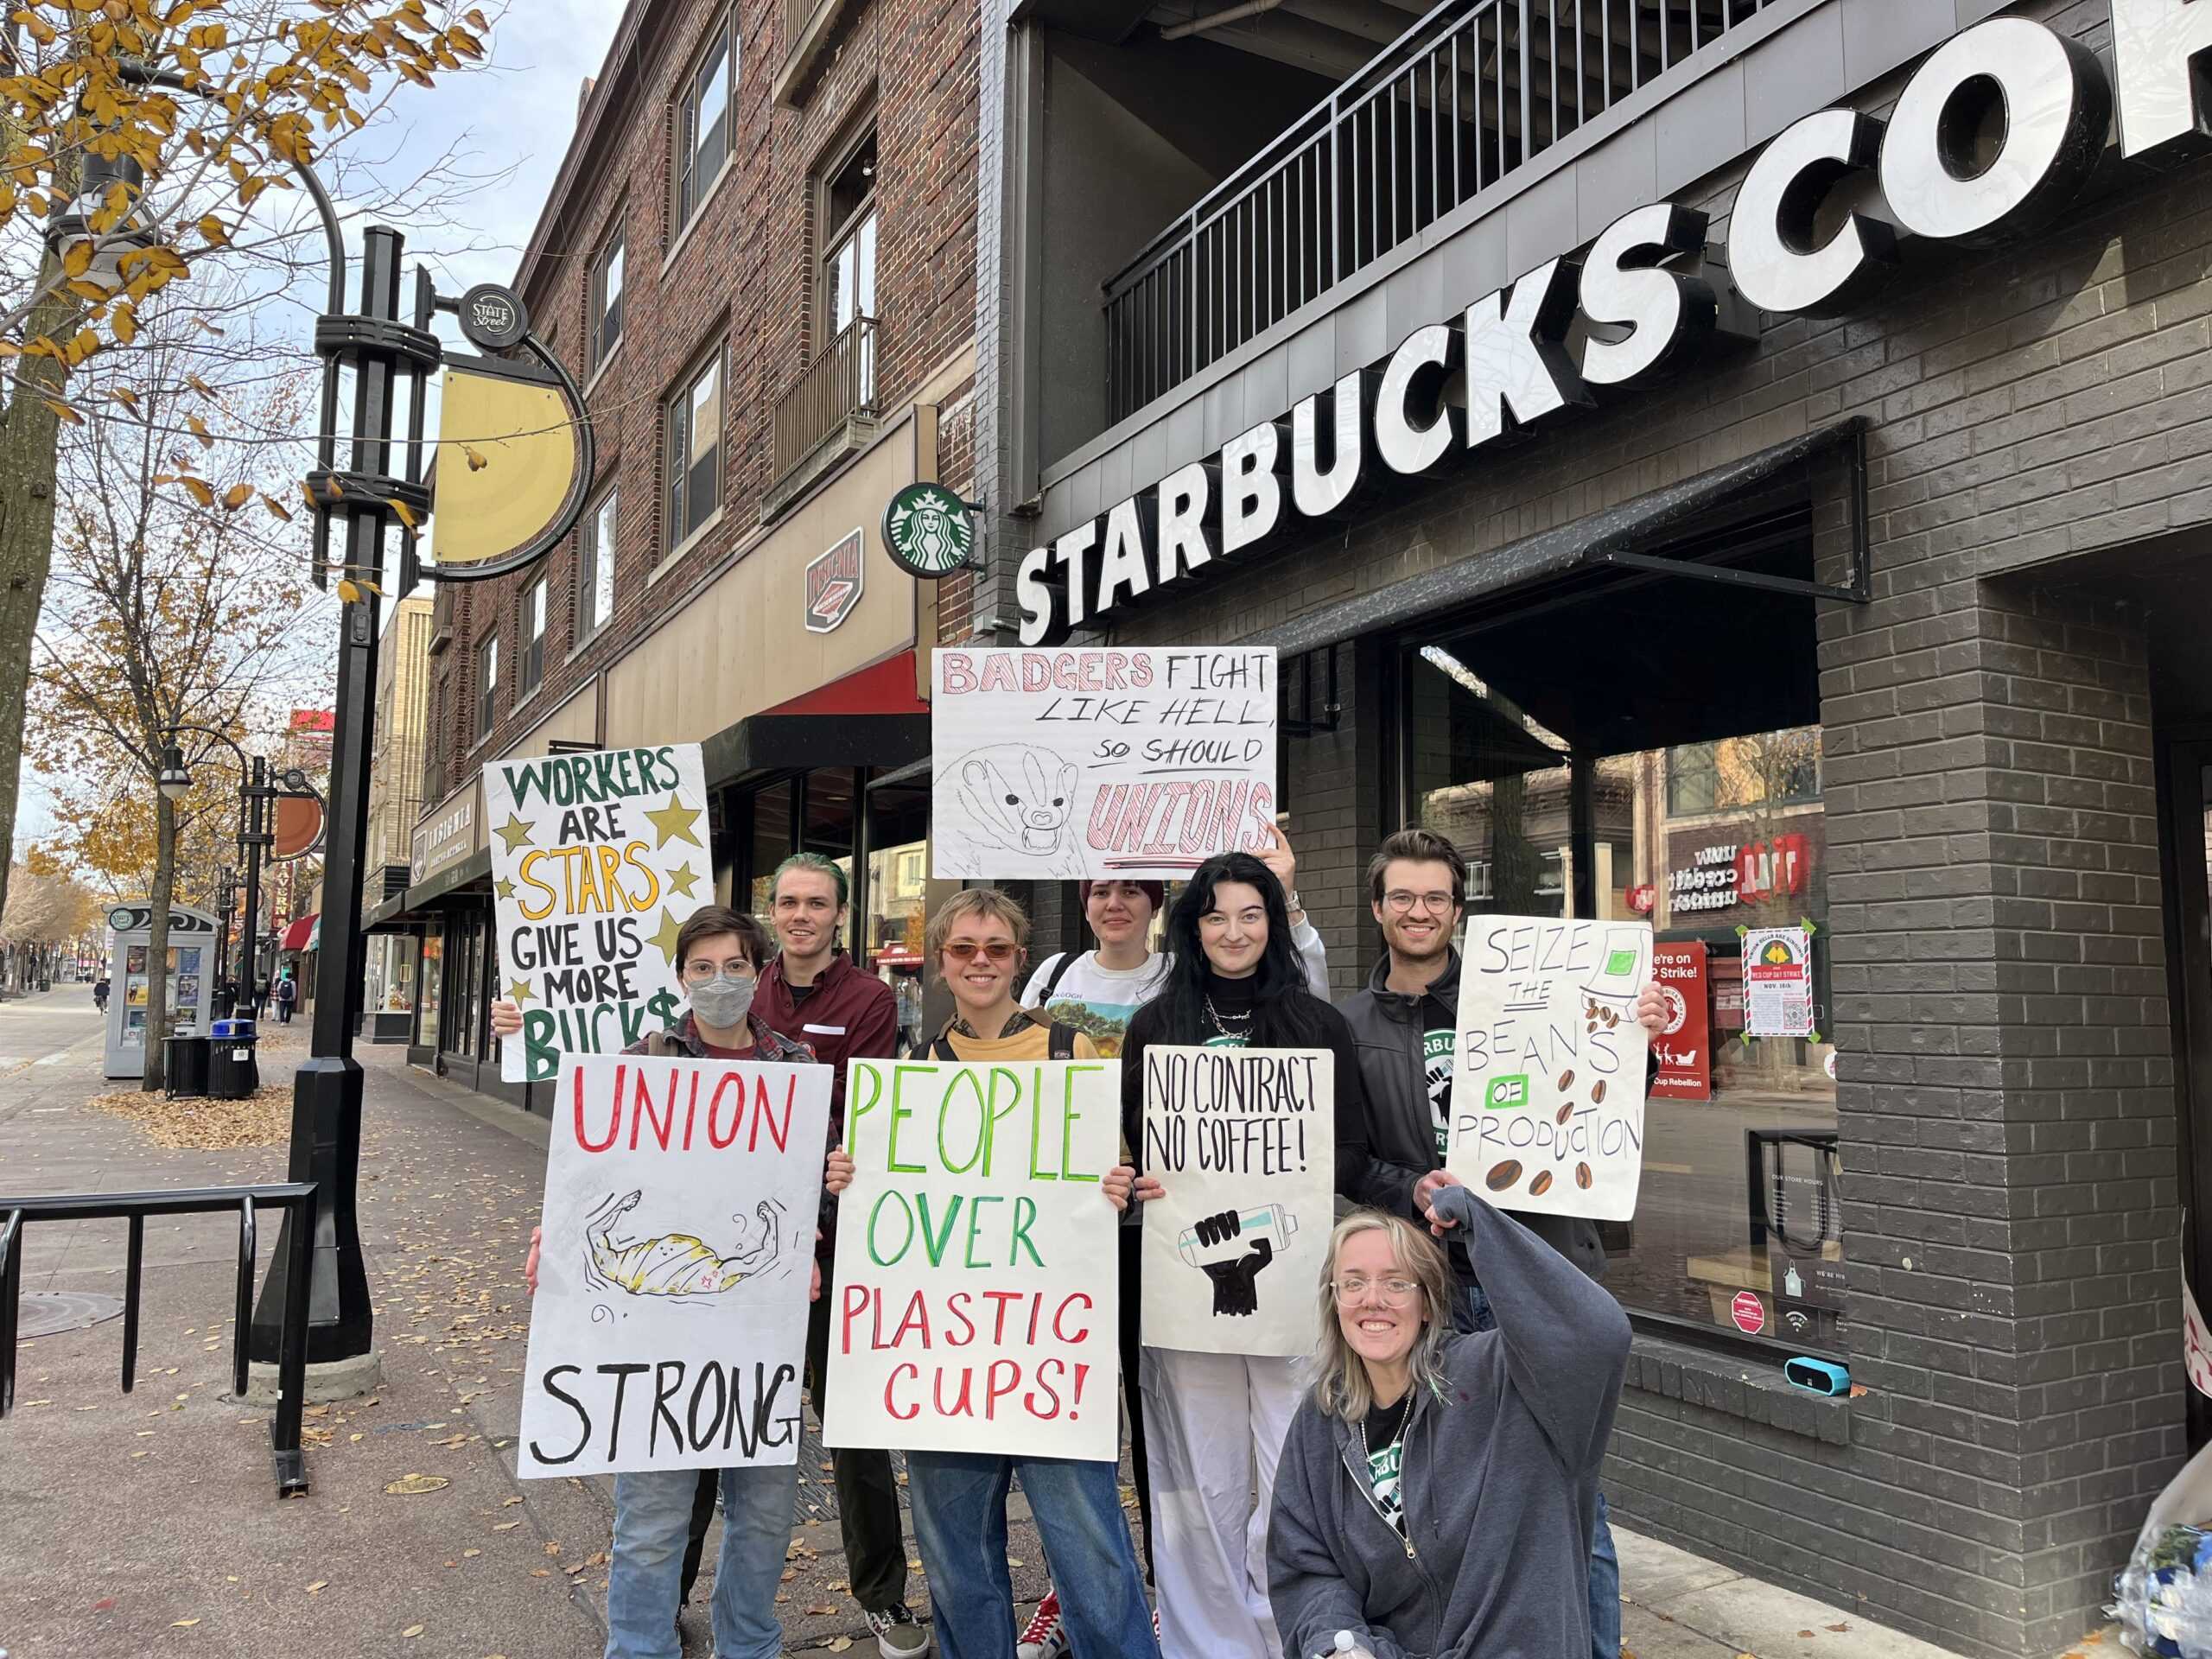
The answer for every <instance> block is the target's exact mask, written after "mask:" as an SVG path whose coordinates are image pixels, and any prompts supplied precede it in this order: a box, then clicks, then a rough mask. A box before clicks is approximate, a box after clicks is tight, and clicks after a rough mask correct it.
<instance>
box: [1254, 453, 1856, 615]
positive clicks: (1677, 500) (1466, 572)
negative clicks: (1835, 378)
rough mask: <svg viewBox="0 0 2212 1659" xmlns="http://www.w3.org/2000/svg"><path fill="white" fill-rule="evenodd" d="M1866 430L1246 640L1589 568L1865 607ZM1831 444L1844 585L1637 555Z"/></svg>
mask: <svg viewBox="0 0 2212 1659" xmlns="http://www.w3.org/2000/svg"><path fill="white" fill-rule="evenodd" d="M1866 429H1867V423H1866V418H1865V417H1864V416H1852V417H1850V418H1849V419H1847V420H1842V421H1837V422H1834V423H1832V424H1830V425H1827V426H1824V427H1821V428H1819V429H1815V430H1814V431H1811V432H1808V433H1806V434H1805V435H1802V436H1801V437H1796V438H1792V439H1790V440H1789V441H1788V442H1784V443H1777V444H1775V445H1773V446H1771V447H1770V448H1765V449H1761V450H1759V451H1758V452H1757V453H1755V454H1749V455H1745V456H1743V457H1742V458H1740V459H1739V460H1736V461H1729V462H1728V463H1726V465H1725V466H1720V467H1713V468H1712V469H1711V470H1710V471H1708V472H1703V473H1700V474H1698V475H1697V476H1696V477H1694V478H1688V479H1684V480H1682V481H1681V482H1680V483H1679V484H1669V485H1668V486H1665V487H1664V488H1662V489H1657V490H1653V491H1650V492H1649V493H1646V494H1643V495H1639V496H1637V497H1636V498H1635V499H1633V500H1629V501H1624V502H1622V503H1621V504H1620V505H1618V506H1615V507H1608V508H1607V509H1605V511H1604V512H1598V513H1592V514H1591V515H1590V516H1589V517H1587V518H1578V519H1576V520H1575V521H1574V522H1573V523H1572V524H1560V525H1556V526H1554V528H1552V529H1550V530H1545V531H1538V532H1537V533H1536V534H1535V535H1534V536H1528V537H1522V539H1521V540H1519V541H1517V542H1511V543H1507V544H1506V545H1505V546H1503V547H1499V548H1493V549H1491V550H1490V551H1488V552H1486V553H1478V554H1477V555H1475V556H1473V557H1471V558H1466V559H1460V560H1458V561H1456V562H1454V563H1451V564H1447V565H1445V566H1442V567H1441V568H1440V569H1434V570H1428V571H1424V572H1423V573H1422V574H1421V575H1418V576H1408V578H1407V579H1406V580H1404V581H1403V582H1392V583H1391V584H1390V585H1389V587H1387V588H1376V589H1375V590H1374V591H1373V592H1371V593H1365V594H1359V595H1357V597H1355V598H1352V599H1349V600H1346V601H1344V603H1342V604H1340V605H1333V606H1331V607H1329V608H1328V609H1326V610H1323V611H1317V612H1314V613H1313V614H1312V615H1310V616H1303V617H1300V618H1299V619H1298V620H1296V621H1294V622H1289V623H1286V624H1285V625H1284V626H1281V627H1280V628H1275V629H1273V630H1271V631H1269V632H1265V633H1262V634H1259V635H1257V636H1256V637H1255V638H1254V639H1252V640H1251V641H1250V642H1249V643H1250V644H1253V645H1273V646H1274V648H1275V650H1276V651H1277V652H1279V653H1281V655H1283V656H1285V657H1288V656H1291V655H1293V654H1295V653H1302V652H1313V651H1319V650H1321V649H1323V648H1324V647H1326V646H1330V645H1341V644H1342V643H1343V642H1344V641H1345V640H1347V639H1357V638H1358V637H1359V636H1360V635H1362V634H1363V633H1369V632H1373V631H1374V630H1376V629H1377V628H1380V627H1383V626H1389V625H1390V624H1394V623H1396V622H1398V621H1401V620H1403V619H1405V618H1407V617H1412V616H1430V615H1434V614H1436V613H1439V612H1442V611H1447V610H1451V609H1453V608H1455V607H1459V606H1462V605H1465V604H1467V603H1469V602H1471V601H1475V600H1479V599H1485V598H1489V597H1491V596H1494V595H1496V594H1500V593H1503V592H1505V591H1506V590H1508V589H1510V588H1522V587H1527V586H1529V585H1532V584H1534V583H1536V582H1542V581H1546V580H1548V579H1549V578H1553V577H1556V576H1563V575H1568V574H1569V573H1571V572H1573V571H1576V570H1580V569H1588V568H1590V567H1592V566H1596V565H1617V566H1618V567H1620V568H1622V569H1633V570H1643V571H1649V572H1653V573H1656V574H1657V575H1668V576H1687V577H1689V578H1691V579H1693V580H1695V581H1700V582H1723V583H1726V584H1729V585H1731V586H1734V587H1740V588H1764V589H1765V590H1767V591H1770V592H1773V593H1784V594H1802V595H1804V596H1806V597H1808V598H1813V599H1826V600H1833V601H1840V602H1844V603H1847V604H1853V605H1865V604H1867V603H1869V602H1871V601H1872V598H1873V573H1872V563H1871V554H1870V551H1869V546H1868V536H1867V517H1866V513H1867V509H1866ZM1834 448H1843V449H1845V451H1846V452H1847V459H1848V462H1849V466H1850V469H1851V498H1852V499H1851V579H1850V581H1849V582H1848V583H1847V584H1846V585H1844V586H1841V587H1839V586H1836V585H1835V584H1834V583H1831V582H1806V581H1801V580H1799V579H1798V578H1796V577H1794V576H1779V575H1768V574H1766V573H1765V572H1763V571H1757V570H1739V569H1732V568H1730V567H1728V566H1726V565H1712V564H1697V563H1691V562H1690V561H1688V560H1685V559H1670V558H1666V557H1663V556H1659V555H1656V554H1652V553H1647V552H1644V551H1643V549H1644V548H1646V547H1649V546H1653V545H1656V544H1659V543H1664V542H1665V541H1667V540H1668V539H1669V537H1672V536H1673V535H1674V534H1675V532H1676V531H1679V530H1680V529H1681V527H1682V526H1683V525H1684V524H1687V523H1688V521H1690V520H1691V519H1694V518H1697V517H1698V516H1700V514H1703V513H1706V512H1710V511H1711V510H1712V509H1713V508H1714V507H1716V506H1719V505H1721V504H1723V503H1724V502H1726V501H1729V500H1732V499H1734V498H1736V497H1738V496H1740V495H1743V494H1745V493H1747V492H1749V491H1751V490H1753V489H1756V488H1757V487H1758V486H1759V485H1761V484H1763V483H1764V482H1765V481H1766V480H1769V479H1770V478H1772V477H1774V476H1775V475H1776V474H1778V473H1781V472H1783V471H1784V470H1785V469H1786V468H1788V467H1794V466H1796V465H1798V464H1799V463H1801V462H1803V461H1809V460H1811V459H1813V458H1814V457H1815V456H1817V455H1821V454H1826V453H1827V451H1828V450H1830V449H1834Z"/></svg>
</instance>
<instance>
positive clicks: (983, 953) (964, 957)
mask: <svg viewBox="0 0 2212 1659" xmlns="http://www.w3.org/2000/svg"><path fill="white" fill-rule="evenodd" d="M944 954H945V955H946V956H948V957H951V958H952V959H953V960H954V961H955V962H973V961H975V959H976V957H979V956H980V957H983V958H985V959H986V960H987V961H990V962H1011V961H1013V960H1014V944H1013V941H1011V940H1009V939H993V940H991V941H990V942H989V943H988V944H976V943H975V942H974V941H973V940H971V939H956V940H954V941H953V942H952V943H951V944H948V945H946V946H945V947H944Z"/></svg>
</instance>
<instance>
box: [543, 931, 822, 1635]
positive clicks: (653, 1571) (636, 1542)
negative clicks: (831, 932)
mask: <svg viewBox="0 0 2212 1659" xmlns="http://www.w3.org/2000/svg"><path fill="white" fill-rule="evenodd" d="M768 954H769V948H768V936H767V932H766V930H765V929H763V928H762V927H761V925H760V923H759V922H757V921H755V920H754V919H753V918H752V917H750V916H747V915H742V914H741V913H739V912H736V911H734V910H728V909H726V908H724V907H723V906H720V905H709V906H706V907H705V908H704V909H702V910H700V911H697V912H694V913H693V915H692V917H691V919H690V920H689V921H687V922H686V923H684V924H683V928H682V930H681V931H678V933H677V936H676V960H677V966H678V972H679V974H680V976H681V977H682V980H683V990H684V994H685V995H686V996H687V997H688V998H689V1000H690V1011H689V1012H688V1013H686V1014H684V1016H683V1020H682V1021H681V1022H680V1023H679V1024H678V1025H677V1027H675V1028H674V1029H673V1030H671V1031H657V1032H654V1033H652V1034H651V1035H649V1036H646V1037H644V1038H641V1039H639V1040H638V1041H637V1042H634V1043H632V1044H631V1045H630V1046H629V1047H628V1048H627V1049H626V1050H625V1051H624V1052H626V1053H631V1054H652V1055H659V1056H666V1057H673V1058H687V1059H696V1060H704V1059H723V1060H783V1061H792V1062H802V1063H810V1062H811V1061H812V1060H813V1059H814V1052H813V1050H811V1049H810V1048H808V1047H807V1046H805V1045H804V1043H795V1042H791V1041H790V1040H789V1039H785V1038H783V1037H779V1036H778V1035H777V1034H776V1033H774V1032H773V1031H772V1030H771V1029H769V1027H768V1026H767V1024H766V1021H764V1020H762V1019H761V1017H760V1015H759V1014H755V1013H754V1012H753V996H754V993H755V991H756V989H757V988H758V987H759V984H760V968H761V965H762V963H764V962H766V959H767V957H768ZM852 1175H853V1160H851V1159H850V1158H849V1157H847V1156H846V1155H845V1154H844V1153H843V1152H842V1151H841V1150H833V1151H831V1152H830V1153H829V1155H828V1157H827V1159H826V1160H824V1163H823V1179H822V1185H823V1191H824V1192H830V1193H835V1192H842V1191H843V1190H844V1188H845V1185H847V1183H848V1182H849V1181H850V1180H851V1179H852ZM542 1242H543V1237H542V1230H540V1229H538V1228H535V1227H533V1228H532V1229H531V1234H530V1259H529V1261H528V1262H527V1263H526V1264H525V1265H524V1270H523V1271H524V1277H525V1278H526V1279H527V1280H528V1281H530V1288H531V1294H536V1293H537V1257H538V1249H539V1246H540V1244H541V1243H542ZM810 1294H812V1295H813V1296H815V1297H817V1298H818V1297H819V1296H820V1295H821V1294H822V1270H821V1267H820V1264H819V1263H817V1265H816V1267H815V1270H814V1285H813V1289H812V1291H811V1293H810ZM719 1484H720V1488H721V1506H722V1542H721V1557H720V1559H719V1561H718V1564H717V1566H716V1567H715V1593H714V1603H713V1612H712V1617H713V1619H714V1631H715V1643H714V1646H715V1653H717V1654H719V1655H721V1656H724V1659H775V1656H778V1655H780V1654H781V1653H782V1652H783V1650H784V1645H783V1628H782V1625H781V1624H780V1623H779V1621H778V1619H777V1618H776V1614H775V1607H774V1603H775V1592H776V1586H777V1584H778V1582H779V1580H781V1578H782V1576H783V1571H784V1554H785V1549H786V1548H787V1547H788V1546H789V1544H790V1541H791V1521H792V1512H793V1510H794V1507H795V1500H796V1498H797V1495H798V1465H795V1464H785V1465H780V1466H770V1465H757V1466H752V1467H747V1468H738V1469H724V1470H722V1471H721V1472H720V1481H719ZM698 1485H699V1477H698V1473H697V1471H694V1470H690V1469H664V1470H650V1471H636V1472H632V1473H628V1474H620V1475H617V1476H616V1477H615V1478H614V1549H613V1561H612V1564H611V1565H610V1567H609V1568H608V1573H607V1656H606V1659H679V1656H680V1655H681V1652H682V1649H683V1641H682V1637H681V1636H680V1635H679V1633H678V1631H677V1624H676V1612H677V1605H678V1604H679V1602H680V1601H681V1599H682V1596H683V1555H684V1547H685V1544H686V1542H687V1541H688V1539H689V1536H690V1529H691V1513H692V1506H693V1498H694V1495H695V1493H696V1491H697V1489H698Z"/></svg>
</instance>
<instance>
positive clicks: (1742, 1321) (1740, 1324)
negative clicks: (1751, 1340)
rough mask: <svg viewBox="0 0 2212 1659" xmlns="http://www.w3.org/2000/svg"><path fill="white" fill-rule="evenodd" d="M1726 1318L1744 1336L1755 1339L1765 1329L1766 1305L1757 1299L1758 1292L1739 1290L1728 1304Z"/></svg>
mask: <svg viewBox="0 0 2212 1659" xmlns="http://www.w3.org/2000/svg"><path fill="white" fill-rule="evenodd" d="M1728 1317H1729V1318H1730V1319H1733V1320H1734V1321H1735V1322H1736V1328H1737V1329H1738V1331H1740V1332H1743V1333H1744V1334H1745V1336H1747V1337H1756V1336H1757V1335H1758V1333H1759V1332H1762V1331H1764V1330H1765V1329H1766V1304H1765V1303H1764V1302H1763V1301H1761V1300H1759V1299H1758V1292H1756V1291H1750V1290H1739V1291H1738V1292H1737V1293H1736V1296H1735V1300H1732V1301H1731V1302H1730V1303H1729V1304H1728Z"/></svg>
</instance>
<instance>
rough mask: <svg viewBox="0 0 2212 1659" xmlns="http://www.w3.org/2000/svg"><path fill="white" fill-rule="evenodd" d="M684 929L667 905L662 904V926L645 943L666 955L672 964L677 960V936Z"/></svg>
mask: <svg viewBox="0 0 2212 1659" xmlns="http://www.w3.org/2000/svg"><path fill="white" fill-rule="evenodd" d="M682 931H683V929H682V928H681V927H679V926H678V925H677V921H676V917H675V915H674V913H673V912H671V911H670V910H669V908H668V906H665V905H664V906H661V912H660V927H659V929H658V931H655V932H654V933H653V934H652V937H651V938H648V939H646V941H645V943H646V944H650V945H652V947H653V948H654V949H655V950H658V951H659V952H660V953H661V955H663V956H664V957H667V958H668V960H669V962H670V963H671V965H673V964H674V963H675V961H676V936H677V934H678V933H681V932H682Z"/></svg>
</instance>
